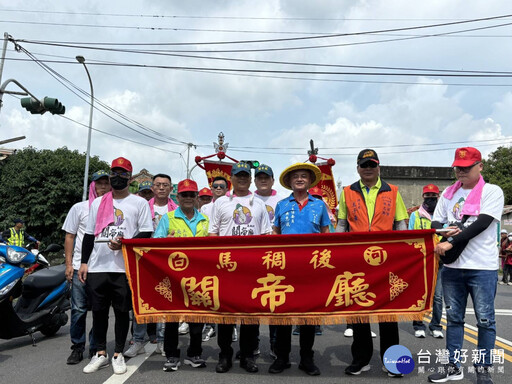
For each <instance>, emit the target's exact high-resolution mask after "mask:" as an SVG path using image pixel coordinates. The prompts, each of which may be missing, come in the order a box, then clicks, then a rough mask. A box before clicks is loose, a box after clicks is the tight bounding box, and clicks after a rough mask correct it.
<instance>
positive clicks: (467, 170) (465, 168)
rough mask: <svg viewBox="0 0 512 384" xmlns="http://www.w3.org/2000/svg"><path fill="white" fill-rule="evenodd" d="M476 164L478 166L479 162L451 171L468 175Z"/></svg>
mask: <svg viewBox="0 0 512 384" xmlns="http://www.w3.org/2000/svg"><path fill="white" fill-rule="evenodd" d="M477 164H480V162H479V161H477V162H476V163H475V164H473V165H470V166H469V167H453V169H454V170H455V172H459V173H468V172H469V171H471V169H472V168H473V167H474V166H475V165H477Z"/></svg>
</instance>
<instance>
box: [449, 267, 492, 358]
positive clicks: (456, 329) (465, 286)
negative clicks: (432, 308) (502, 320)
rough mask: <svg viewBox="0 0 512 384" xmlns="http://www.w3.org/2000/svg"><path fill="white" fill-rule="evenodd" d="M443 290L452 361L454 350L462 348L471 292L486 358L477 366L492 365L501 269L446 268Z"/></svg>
mask: <svg viewBox="0 0 512 384" xmlns="http://www.w3.org/2000/svg"><path fill="white" fill-rule="evenodd" d="M442 274H443V293H444V301H445V304H446V318H447V320H448V327H447V330H446V348H447V349H448V351H449V352H450V362H451V363H454V364H456V365H457V366H459V365H460V363H459V362H458V361H456V358H455V357H456V355H455V351H460V350H461V349H462V342H463V340H464V315H465V312H466V305H467V300H468V294H469V295H471V299H472V300H473V306H474V309H475V315H476V320H477V326H478V346H477V348H478V349H479V350H482V354H483V356H482V357H483V358H482V359H480V361H478V362H476V363H475V364H474V365H475V367H478V366H491V365H492V363H491V349H494V342H495V341H496V320H495V317H494V298H495V296H496V285H497V281H498V271H497V270H495V271H485V270H474V269H456V268H448V267H445V268H443V272H442Z"/></svg>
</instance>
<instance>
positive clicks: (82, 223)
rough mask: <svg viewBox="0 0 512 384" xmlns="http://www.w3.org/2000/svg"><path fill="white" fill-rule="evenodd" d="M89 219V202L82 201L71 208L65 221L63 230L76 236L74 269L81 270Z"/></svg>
mask: <svg viewBox="0 0 512 384" xmlns="http://www.w3.org/2000/svg"><path fill="white" fill-rule="evenodd" d="M88 217H89V200H86V201H81V202H80V203H76V204H75V205H73V206H72V207H71V209H70V210H69V212H68V215H67V216H66V220H64V224H63V225H62V229H63V230H64V231H66V233H71V234H73V235H76V237H75V248H74V249H73V269H76V270H78V269H80V264H81V260H82V241H83V239H84V233H85V227H86V226H87V218H88Z"/></svg>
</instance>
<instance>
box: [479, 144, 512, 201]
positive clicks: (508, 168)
mask: <svg viewBox="0 0 512 384" xmlns="http://www.w3.org/2000/svg"><path fill="white" fill-rule="evenodd" d="M483 163H484V169H483V171H482V176H483V177H484V179H485V181H487V182H488V183H491V184H496V185H499V186H500V187H501V189H503V193H504V195H505V204H512V148H509V147H498V149H497V150H496V151H494V152H492V153H491V154H490V155H489V158H488V159H487V160H483Z"/></svg>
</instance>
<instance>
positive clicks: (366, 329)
mask: <svg viewBox="0 0 512 384" xmlns="http://www.w3.org/2000/svg"><path fill="white" fill-rule="evenodd" d="M379 164H380V161H379V157H378V156H377V153H376V152H375V151H374V150H373V149H363V150H362V151H361V152H359V155H358V156H357V173H359V176H360V177H361V179H360V180H359V181H356V182H355V183H354V184H352V185H349V186H348V187H345V188H344V189H343V191H342V193H341V196H340V203H339V211H338V219H339V220H338V226H337V227H336V232H348V231H352V232H370V231H391V230H405V229H407V226H406V224H405V220H406V219H407V209H406V208H405V204H404V202H403V200H402V197H401V196H400V192H399V191H398V187H396V186H394V185H392V184H388V183H386V182H385V181H384V180H381V178H380V167H379ZM353 336H354V339H353V341H352V347H351V351H352V363H351V364H350V365H349V366H348V367H347V368H346V369H345V373H346V374H347V375H360V374H361V372H365V371H369V370H370V365H369V363H370V360H371V358H372V354H373V342H372V334H371V329H370V324H369V323H355V324H353ZM379 337H380V357H381V361H383V358H384V353H385V352H386V350H387V349H388V348H389V347H391V346H392V345H396V344H399V334H398V323H396V322H381V323H379ZM384 370H385V371H386V373H387V374H388V376H391V377H402V376H403V375H402V374H400V373H393V372H390V371H388V370H387V369H386V368H385V367H384Z"/></svg>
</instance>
